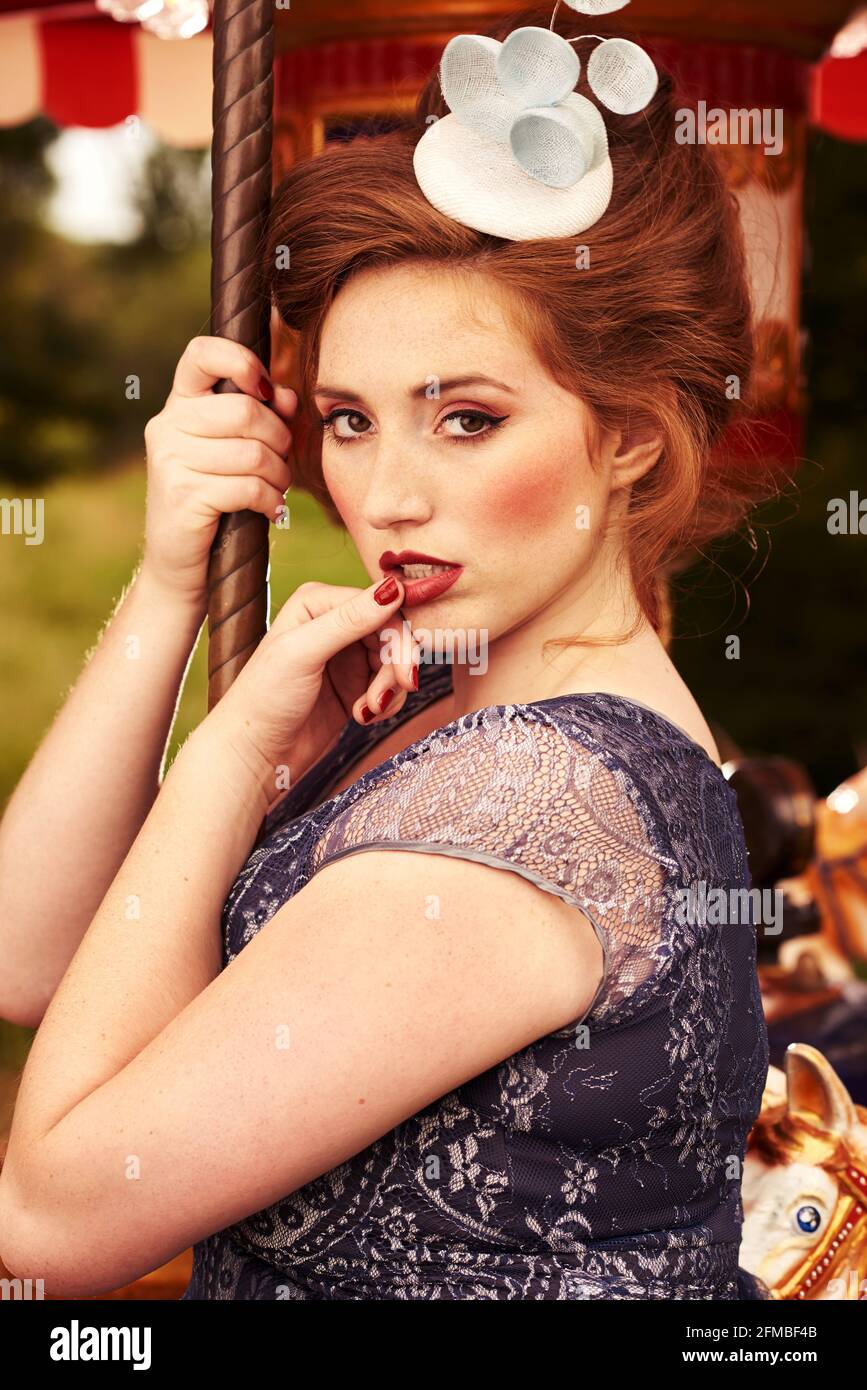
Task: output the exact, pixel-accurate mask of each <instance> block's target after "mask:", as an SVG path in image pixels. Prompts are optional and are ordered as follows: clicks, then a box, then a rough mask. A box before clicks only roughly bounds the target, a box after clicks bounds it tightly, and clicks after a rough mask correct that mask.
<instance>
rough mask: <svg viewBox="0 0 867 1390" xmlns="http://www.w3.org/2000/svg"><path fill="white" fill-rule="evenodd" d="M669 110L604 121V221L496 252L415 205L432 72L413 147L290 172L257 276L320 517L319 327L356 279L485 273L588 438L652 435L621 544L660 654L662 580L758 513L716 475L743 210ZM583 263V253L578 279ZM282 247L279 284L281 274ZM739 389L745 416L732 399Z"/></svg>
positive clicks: (732, 367) (745, 334) (406, 137)
mask: <svg viewBox="0 0 867 1390" xmlns="http://www.w3.org/2000/svg"><path fill="white" fill-rule="evenodd" d="M549 19H550V12H549V11H544V12H543V11H541V10H535V9H534V10H531V11H525V12H523V13H522V14H521V15H519V16H512V17H511V18H510V19H509V20H508V22H506V23H503V24H501V25H498V26H497V27H496V28H494V29H493V30H492V31H491V33H492V35H493V36H494V37H498V38H504V37H505V36H506V34H508V33H510V32H511V31H512V30H513V29H515V28H517V27H519V25H521V24H537V25H539V27H542V28H547V27H548V24H549ZM575 19H576V16H575V15H574V14H572V13H571V12H567V14H566V15H565V16H562V15H561V16H560V17H559V22H558V23H557V24H556V25H555V28H556V30H557V31H560V32H562V33H563V37H569V36H570V30H571V29H574V26H575ZM595 27H598V21H594V28H595ZM607 32H608V33H614V32H616V30H614V29H613V28H611V27H610V26H607ZM588 52H589V50H587V49H585V48H584V47H583V46H582V45H579V46H578V53H579V55H580V56H581V58H582V77H581V79H580V81H579V84H578V86H577V88H576V90H577V91H580V92H582V94H583V95H585V96H588V97H590V99H591V100H592V99H593V94H592V92H590V90H589V88H587V87H586V84H585V81H584V76H583V69H584V67H585V65H586V57H587V53H588ZM677 108H678V102H677V99H676V96H675V92H674V86H673V82H672V79H671V78H670V77H669V76H668V75H667V74H664V73H661V74H660V82H659V87H658V90H657V92H656V95H655V96H654V98H653V100H652V101H651V103H650V104H649V106H647V107H646V108H645V109H644V110H643V111H641V112H639V113H638V114H636V115H633V116H617V115H613V114H611V113H610V112H608V111H607V110H606V111H604V113H603V114H604V119H605V123H606V126H607V129H608V137H609V148H610V155H611V161H612V165H613V168H614V192H613V196H612V199H611V203H610V205H609V207H608V209H607V211H606V213H605V214H604V216H603V217H602V218H601V219H600V220H599V221H598V222H597V223H595V224H594V226H592V227H590V228H589V229H588V231H586V232H584V233H582V234H580V235H579V236H571V237H564V238H552V239H546V240H541V241H518V242H514V241H505V240H503V239H501V238H498V237H494V236H489V235H487V234H486V233H483V232H476V231H472V230H471V229H470V228H468V227H464V226H463V225H462V224H460V223H458V222H455V221H453V220H452V219H450V218H448V217H446V216H444V214H442V213H440V212H438V211H437V210H436V209H435V208H434V207H432V206H431V204H430V203H428V202H427V200H426V199H425V197H424V195H423V194H422V192H421V190H420V189H419V186H418V183H417V182H416V178H415V174H414V171H413V165H412V156H413V149H414V147H415V144H416V143H417V141H418V140H419V139H420V137H421V135H422V134H423V132H424V130H425V128H426V124H425V123H426V118H427V117H428V116H443V115H446V114H447V111H448V108H447V107H446V105H445V103H444V101H443V99H442V96H441V93H440V89H439V81H438V73H437V70H434V71H433V72H432V73H431V74H430V76H429V78H428V80H427V82H426V84H425V86H424V87H423V89H422V91H421V93H420V95H419V99H418V104H417V108H416V114H415V120H414V122H413V123H412V126H411V128H410V129H408V130H406V131H397V132H390V133H388V134H383V135H376V136H372V137H370V136H359V137H357V138H356V139H354V140H353V141H351V143H349V144H345V143H339V144H338V143H335V144H334V145H331V146H328V147H326V149H325V151H324V152H323V153H322V154H320V155H317V156H314V157H313V158H311V159H308V160H305V161H303V162H301V163H298V164H296V165H294V166H293V167H292V168H291V169H290V170H289V172H288V174H287V175H286V177H285V178H284V179H283V181H282V183H281V184H280V185H279V187H278V188H277V189H276V190H275V195H274V199H273V202H272V209H271V214H270V221H269V227H268V232H267V237H266V244H265V248H264V251H263V255H262V261H261V271H262V274H263V276H264V282H265V283H264V292H265V293H266V294H269V295H270V298H271V301H272V303H273V304H274V305H275V306H276V308H277V311H278V312H279V315H280V317H281V319H282V321H283V323H284V324H285V325H286V326H287V328H289V329H290V330H291V331H292V332H293V334H294V335H295V348H296V351H297V360H298V363H299V377H298V382H297V385H298V389H299V395H300V404H299V422H300V423H301V437H300V440H299V443H298V447H297V452H298V458H297V462H298V476H299V478H300V480H301V482H302V484H303V485H304V486H306V487H307V488H308V489H309V490H310V491H311V492H312V493H313V494H314V495H315V496H317V497H318V498H319V500H320V501H321V502H322V503H323V504H324V505H325V507H326V508H327V509H328V511H329V513H330V515H331V516H332V517H334V518H335V519H337V518H336V512H335V510H334V508H333V505H332V504H331V503H330V499H329V498H328V495H327V492H326V490H325V487H324V483H323V480H322V471H321V434H320V432H319V430H318V429H313V428H312V420H313V418H314V416H313V411H312V410H311V395H310V391H311V386H312V384H313V382H314V381H315V379H316V371H317V368H318V354H319V344H320V338H321V332H322V326H323V323H324V320H325V317H326V315H327V313H328V310H329V307H330V305H331V304H332V302H333V300H334V298H335V296H336V295H337V294H338V292H339V290H340V288H341V286H342V285H344V284H345V283H346V281H347V280H348V279H349V278H350V277H351V276H352V275H354V274H355V273H357V272H358V271H360V270H362V269H366V268H370V267H388V266H393V265H401V264H403V263H405V262H409V261H416V262H427V263H432V264H434V265H440V266H442V267H447V268H449V269H464V270H469V271H476V272H481V273H483V274H484V275H486V276H489V277H491V278H492V279H493V280H495V281H496V282H497V284H498V285H499V286H501V287H502V288H503V289H505V290H507V291H509V294H508V295H507V296H506V299H507V301H508V302H509V303H510V304H512V305H513V306H514V317H515V323H516V326H517V327H519V328H520V330H521V331H522V332H523V334H524V335H525V337H526V340H527V342H528V343H529V345H530V346H531V348H532V349H533V350H534V352H535V353H536V354H537V356H538V357H539V359H540V360H541V361H542V363H543V364H544V365H545V367H546V368H547V370H548V371H549V373H550V374H551V376H552V377H553V378H554V379H555V380H556V381H557V382H558V383H559V384H560V385H561V386H563V387H564V388H565V389H567V390H569V391H572V392H574V393H575V394H576V395H577V396H579V397H580V398H581V400H582V401H583V402H584V403H585V404H586V405H587V406H588V407H589V410H590V414H591V419H592V420H593V421H594V422H595V423H596V425H598V426H602V427H603V428H608V429H618V428H621V429H622V428H624V427H625V426H626V425H627V424H628V425H629V426H630V427H634V426H636V425H638V426H641V427H642V428H647V427H650V428H652V430H653V431H654V433H658V434H659V435H660V437H661V438H662V440H663V448H662V453H661V456H660V458H659V460H658V462H657V463H656V464H655V465H654V467H653V468H651V469H650V471H649V472H648V473H647V474H646V475H645V476H644V477H642V478H641V479H640V480H639V481H638V482H636V483H635V484H634V485H633V487H632V492H631V499H630V505H629V509H628V512H627V516H626V521H625V542H626V554H627V556H628V560H629V565H630V572H631V577H632V583H633V587H634V590H635V594H636V597H637V600H638V603H639V605H640V607H641V609H642V611H643V613H644V614H645V615H646V617H647V618H648V620H649V621H650V622H651V623H652V624H653V626H654V628H655V629H656V630H657V631H658V632H660V633H661V634H662V635H663V638H664V639H665V638H666V637H667V633H668V600H667V594H668V585H667V576H668V575H669V574H671V573H673V572H674V571H675V570H676V569H677V568H679V567H682V565H683V564H684V563H685V562H686V561H687V559H688V558H692V556H693V555H694V554H695V552H696V550H697V549H698V548H700V547H701V546H702V545H704V544H705V543H706V542H708V541H710V540H712V539H714V538H715V537H717V536H720V535H723V534H725V533H727V532H728V531H731V530H732V529H734V527H735V526H736V525H737V524H738V522H739V521H740V520H741V519H742V518H743V516H744V515H745V513H746V511H747V510H748V508H749V506H750V505H751V503H752V501H754V500H755V497H756V495H757V488H756V486H755V485H754V484H752V483H751V482H750V481H749V480H748V479H745V477H744V475H743V474H742V473H741V474H740V476H738V475H736V474H735V473H734V472H731V471H728V470H725V469H722V468H720V467H713V466H711V457H710V456H711V451H712V450H713V449H714V448H715V446H717V445H718V444H719V441H720V437H721V434H722V431H723V430H724V428H725V427H726V426H727V425H729V424H731V423H733V422H734V421H735V420H736V419H737V418H738V416H739V415H740V414H741V412H742V411H743V410H744V404H743V402H744V400H745V398H747V397H748V385H749V380H750V375H751V371H752V365H753V335H752V325H751V311H750V298H749V290H748V283H747V272H746V262H745V253H744V246H743V236H742V232H741V225H740V219H739V215H738V209H737V204H736V202H735V198H734V195H733V194H732V193H731V192H730V191H729V189H728V188H727V186H726V183H725V180H724V176H723V173H722V170H721V167H720V165H719V163H718V160H717V156H716V152H715V151H714V150H712V149H711V148H710V147H708V146H706V145H697V144H695V145H684V144H678V143H677V142H676V141H675V138H674V136H675V112H676V110H677ZM579 245H583V246H586V247H587V248H588V250H589V264H587V265H586V268H583V269H577V268H576V248H577V247H578V246H579ZM286 246H288V247H289V250H290V255H291V268H290V269H280V268H279V266H280V265H281V263H284V262H282V261H281V257H280V251H281V248H284V247H286ZM733 378H737V381H738V383H739V392H740V399H737V398H735V399H731V398H730V397H732V396H733V395H735V393H734V392H733V391H732V390H731V383H732V379H733ZM633 630H634V629H633ZM576 640H580V638H579V639H576V638H565V639H563V642H564V643H567V644H568V643H569V642H572V641H576Z"/></svg>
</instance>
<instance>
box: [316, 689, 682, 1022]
mask: <svg viewBox="0 0 867 1390" xmlns="http://www.w3.org/2000/svg"><path fill="white" fill-rule="evenodd" d="M637 802H639V803H640V798H639V797H638V795H637V793H636V790H635V788H634V786H632V784H631V782H630V780H629V778H628V776H627V774H626V773H625V772H624V771H623V769H622V768H620V767H619V766H617V764H616V759H615V760H611V759H606V758H605V757H604V756H603V754H602V753H601V752H600V751H599V750H593V749H591V748H590V747H588V746H586V744H585V743H584V742H583V741H582V740H581V739H580V737H578V736H577V735H576V732H575V730H574V729H573V728H569V729H568V730H567V729H564V728H562V727H560V726H559V725H558V724H557V723H556V721H555V720H553V719H552V718H551V717H550V716H549V715H546V714H545V712H544V711H542V710H540V709H539V707H531V706H526V705H513V706H502V707H497V708H494V709H487V710H480V711H478V712H476V713H474V714H470V715H465V716H463V718H462V719H460V720H458V721H456V722H455V723H454V724H452V725H449V726H448V727H447V728H445V729H441V730H437V731H436V732H435V733H433V734H430V735H428V737H427V738H425V739H423V740H421V741H420V742H419V743H417V744H413V745H411V746H410V748H408V749H406V750H404V752H403V753H401V754H398V755H397V757H396V758H394V759H393V760H392V761H391V763H390V764H389V765H386V768H385V771H384V773H383V775H382V776H381V777H379V778H377V779H376V780H374V781H373V783H372V785H369V786H368V787H366V788H365V789H364V791H363V792H362V794H361V795H360V796H358V798H357V799H355V800H353V801H352V802H351V803H350V804H349V805H348V806H346V807H345V808H344V809H343V810H342V811H341V812H340V813H339V814H338V815H337V816H336V817H335V818H334V819H333V820H332V821H331V823H330V824H329V825H328V827H327V828H326V829H325V830H324V832H323V834H322V836H321V838H320V839H319V841H318V842H317V844H316V845H315V846H314V849H313V854H312V861H311V866H310V867H311V874H315V873H317V872H318V871H319V870H320V869H322V868H324V867H325V865H326V864H330V863H332V862H333V861H334V860H336V859H339V858H342V857H344V856H345V855H348V854H354V853H357V852H359V851H363V850H374V849H389V848H391V849H394V848H399V849H404V850H416V851H423V852H425V853H431V852H433V853H440V854H447V855H455V856H458V857H460V858H465V859H472V860H475V861H477V862H480V863H483V864H490V865H492V866H494V867H498V868H503V869H506V870H510V871H511V872H514V873H517V874H520V875H521V876H522V877H523V878H525V879H528V880H529V881H530V882H531V883H534V884H536V885H537V886H538V887H539V888H542V889H544V890H545V891H546V892H549V893H554V894H555V895H556V896H557V897H559V898H562V899H563V900H564V901H566V902H570V903H574V904H575V906H576V907H578V908H580V910H581V911H582V912H583V913H584V915H585V916H586V917H587V918H588V920H589V921H590V923H591V924H592V926H593V929H594V931H595V932H596V935H597V936H598V938H599V940H600V942H601V944H602V949H603V952H604V958H605V963H604V974H603V978H602V981H601V983H600V986H599V989H598V990H597V993H596V996H595V998H594V1000H593V1002H592V1003H591V1005H590V1007H589V1009H588V1010H587V1011H586V1012H585V1013H584V1014H583V1015H582V1017H581V1019H577V1020H575V1021H574V1022H573V1023H572V1024H569V1025H568V1027H569V1028H570V1029H571V1028H574V1027H576V1026H577V1024H578V1023H580V1022H587V1023H591V1022H592V1023H593V1024H594V1026H595V1025H597V1024H599V1023H601V1022H602V1021H603V1020H606V1021H608V1022H609V1023H610V1021H611V1020H612V1019H613V1017H614V1016H615V1014H616V1013H618V1012H619V1011H621V1010H622V1006H623V1005H624V1003H625V1002H627V1001H629V1000H633V1001H634V999H635V998H636V995H637V992H638V991H639V990H640V988H641V986H642V985H645V984H646V983H648V982H649V981H650V980H652V979H654V978H658V977H659V975H660V972H661V971H662V970H664V967H665V960H666V955H667V951H666V946H665V943H664V941H663V930H662V919H663V915H664V914H663V910H662V902H663V898H664V893H663V884H664V878H665V866H664V864H662V863H661V862H660V855H659V853H658V852H657V851H655V850H654V848H653V847H652V844H651V837H650V834H649V830H648V828H647V824H646V822H647V817H646V816H645V815H643V814H642V812H641V808H640V805H639V804H636V803H637Z"/></svg>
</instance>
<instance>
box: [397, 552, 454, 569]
mask: <svg viewBox="0 0 867 1390" xmlns="http://www.w3.org/2000/svg"><path fill="white" fill-rule="evenodd" d="M450 564H451V560H442V559H441V558H440V556H439V555H422V553H421V551H420V550H398V551H394V550H384V551H383V552H382V554H381V555H380V557H379V567H380V569H383V570H393V569H396V568H397V566H398V565H450Z"/></svg>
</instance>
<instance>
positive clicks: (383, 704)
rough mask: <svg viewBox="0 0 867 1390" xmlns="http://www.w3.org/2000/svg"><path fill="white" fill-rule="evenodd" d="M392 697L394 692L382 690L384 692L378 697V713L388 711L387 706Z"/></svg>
mask: <svg viewBox="0 0 867 1390" xmlns="http://www.w3.org/2000/svg"><path fill="white" fill-rule="evenodd" d="M393 695H394V690H384V691H383V692H382V694H381V695H380V697H379V709H380V713H381V712H382V711H383V710H384V709H388V707H389V705H390V704H391V698H392V696H393Z"/></svg>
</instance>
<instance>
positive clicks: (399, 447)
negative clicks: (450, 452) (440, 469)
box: [358, 436, 433, 531]
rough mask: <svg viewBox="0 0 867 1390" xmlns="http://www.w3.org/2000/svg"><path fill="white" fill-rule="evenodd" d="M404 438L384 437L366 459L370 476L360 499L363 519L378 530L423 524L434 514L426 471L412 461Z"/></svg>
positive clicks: (360, 511) (368, 475)
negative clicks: (388, 438) (407, 524)
mask: <svg viewBox="0 0 867 1390" xmlns="http://www.w3.org/2000/svg"><path fill="white" fill-rule="evenodd" d="M411 448H412V446H411V445H409V444H407V442H406V440H405V439H404V440H403V441H401V440H400V439H399V438H395V439H392V440H390V441H389V440H386V439H385V438H383V437H382V436H380V438H379V439H378V440H377V443H376V447H375V448H374V449H371V450H370V453H369V456H368V458H367V459H366V460H365V464H366V468H367V470H368V471H367V476H366V478H365V484H364V487H363V489H362V491H361V493H360V497H359V504H358V505H359V513H360V517H361V520H363V521H364V522H366V523H367V525H368V526H371V527H372V528H373V529H374V530H377V531H389V530H395V529H396V528H398V527H400V526H401V525H405V524H406V523H412V524H414V525H420V524H422V523H423V522H425V521H428V520H430V517H431V516H432V514H433V499H432V489H431V488H430V486H429V483H428V482H427V481H426V478H425V472H424V471H423V470H422V469H421V468H420V467H418V466H417V465H416V466H414V465H413V463H412V462H411V459H410V451H411Z"/></svg>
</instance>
